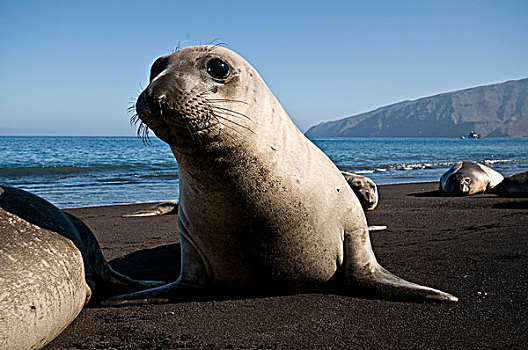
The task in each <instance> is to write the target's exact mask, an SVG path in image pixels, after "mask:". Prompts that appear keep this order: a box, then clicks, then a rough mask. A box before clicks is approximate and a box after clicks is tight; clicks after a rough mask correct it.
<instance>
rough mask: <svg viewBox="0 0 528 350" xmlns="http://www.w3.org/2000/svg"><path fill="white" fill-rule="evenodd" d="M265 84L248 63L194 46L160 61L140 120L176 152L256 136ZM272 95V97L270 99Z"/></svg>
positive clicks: (144, 95) (216, 49) (222, 50)
mask: <svg viewBox="0 0 528 350" xmlns="http://www.w3.org/2000/svg"><path fill="white" fill-rule="evenodd" d="M262 85H264V86H265V84H263V82H262V79H261V78H260V76H259V75H258V73H257V72H256V71H255V70H254V69H253V68H252V67H251V65H249V63H247V62H246V61H245V60H244V59H243V58H242V57H240V56H239V55H238V54H236V53H234V52H233V51H231V50H229V49H226V48H224V47H219V46H212V45H207V46H194V47H187V48H184V49H181V50H179V51H176V52H175V53H173V54H171V55H168V56H163V57H160V58H158V59H157V60H156V61H155V62H154V64H153V65H152V67H151V71H150V83H149V85H148V86H147V88H146V89H145V91H143V92H142V93H141V95H140V96H139V98H138V100H137V103H136V112H137V117H138V118H139V119H140V120H141V121H142V122H143V123H145V124H146V125H147V126H148V127H149V128H150V129H152V130H153V131H154V133H155V134H156V135H157V136H158V137H159V138H160V139H162V140H163V141H165V142H167V143H168V144H169V145H171V146H173V147H195V146H197V145H203V144H207V143H210V142H211V141H214V140H215V139H217V138H218V137H220V136H221V137H222V138H224V139H225V138H226V135H229V133H230V132H248V131H251V127H252V125H251V123H252V121H251V120H250V116H249V115H248V114H252V111H251V107H250V106H251V105H252V104H254V103H253V102H255V101H259V102H262V101H261V99H262V98H266V96H261V95H262V94H263V90H265V91H269V90H268V89H262ZM269 95H271V93H270V94H269Z"/></svg>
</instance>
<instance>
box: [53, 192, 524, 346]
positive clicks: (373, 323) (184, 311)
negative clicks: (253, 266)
mask: <svg viewBox="0 0 528 350" xmlns="http://www.w3.org/2000/svg"><path fill="white" fill-rule="evenodd" d="M437 187H438V185H437V184H435V183H421V184H403V185H389V186H380V188H379V193H380V203H379V205H378V208H376V209H375V210H374V211H373V212H371V213H368V215H367V218H368V221H369V224H371V225H387V226H388V229H387V230H385V231H380V232H374V233H372V234H371V238H372V243H373V246H374V252H375V253H376V256H377V257H378V260H379V261H380V263H381V264H382V265H383V266H384V267H385V268H387V269H388V270H390V271H392V272H394V273H396V274H397V275H399V276H401V277H404V278H406V279H408V280H411V281H413V282H417V283H420V284H425V285H428V286H431V287H436V288H439V289H441V290H444V291H447V292H450V293H452V294H454V295H456V296H458V297H459V299H460V300H459V302H458V303H455V304H432V303H409V302H394V301H384V300H372V299H363V298H359V297H354V296H344V295H340V294H338V293H332V292H330V293H328V292H321V293H303V294H294V295H283V296H269V297H263V296H253V297H251V296H249V297H245V298H241V297H237V298H224V297H218V298H214V297H213V298H212V300H205V301H191V302H181V303H172V304H166V305H146V306H126V307H100V306H93V305H92V306H89V307H87V308H85V309H84V310H83V311H82V312H81V314H80V315H79V316H78V317H77V319H76V320H75V321H74V322H73V323H72V324H71V325H70V326H69V327H68V328H67V329H66V330H65V331H64V332H63V333H62V334H60V335H59V337H57V338H56V339H55V340H54V341H53V342H52V343H51V344H49V345H48V347H47V348H46V349H112V348H114V349H175V348H211V349H225V348H248V349H255V348H256V349H266V348H272V349H321V348H327V349H330V348H331V349H522V348H526V346H527V345H526V344H528V311H527V310H528V199H523V198H513V199H507V198H499V197H496V196H493V195H476V196H472V197H464V198H449V197H442V196H438V194H437V193H436V189H437ZM145 207H148V205H145V204H141V205H129V206H112V207H90V208H80V209H71V210H68V211H69V212H71V213H73V214H74V215H77V216H78V217H80V218H81V219H82V220H83V221H84V222H85V223H86V224H88V226H90V228H91V229H92V230H93V231H94V233H95V235H96V237H97V238H98V240H99V242H100V245H101V248H102V250H103V253H104V254H105V256H106V258H107V259H108V260H110V261H111V264H112V265H113V266H114V267H115V268H116V269H117V270H119V271H122V272H125V273H128V274H129V275H133V276H135V277H139V278H148V279H165V280H172V279H175V278H176V277H177V274H178V270H179V267H178V266H179V261H178V260H179V258H178V256H179V254H178V244H177V243H178V238H177V234H176V216H175V215H167V216H159V217H150V218H121V215H122V214H127V213H131V212H133V211H136V210H139V209H142V208H145Z"/></svg>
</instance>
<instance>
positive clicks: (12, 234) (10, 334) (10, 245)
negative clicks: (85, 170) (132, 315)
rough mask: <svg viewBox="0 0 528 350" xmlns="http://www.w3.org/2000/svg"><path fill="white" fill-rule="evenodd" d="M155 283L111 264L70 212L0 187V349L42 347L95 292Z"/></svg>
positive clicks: (136, 288)
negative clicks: (129, 276) (120, 270)
mask: <svg viewBox="0 0 528 350" xmlns="http://www.w3.org/2000/svg"><path fill="white" fill-rule="evenodd" d="M160 284H161V283H159V282H149V281H136V280H132V279H130V278H128V277H126V276H123V275H121V274H119V273H117V272H115V271H114V270H112V268H111V267H110V265H109V264H108V262H107V261H106V260H105V259H104V257H103V255H102V253H101V250H100V249H99V245H98V243H97V241H96V239H95V237H94V236H93V233H92V232H91V231H90V229H89V228H88V227H87V226H86V225H85V224H84V223H83V222H82V221H81V220H79V219H78V218H76V217H75V216H73V215H70V214H68V213H66V212H64V211H62V210H60V209H58V208H56V207H55V206H54V205H53V204H51V203H49V202H47V201H46V200H44V199H42V198H40V197H38V196H35V195H33V194H31V193H29V192H26V191H23V190H20V189H17V188H14V187H10V186H4V185H1V186H0V324H1V325H2V326H1V327H0V348H1V349H39V348H42V347H44V346H45V345H46V344H47V343H49V342H50V341H51V340H53V339H54V338H55V337H56V336H57V335H58V334H59V333H60V332H62V330H64V328H66V327H67V326H68V325H69V324H70V323H71V322H72V321H73V320H74V319H75V317H77V315H78V314H79V312H80V311H81V309H82V308H83V306H84V305H85V304H86V303H88V301H89V300H90V298H92V296H94V295H95V296H96V294H100V295H101V297H102V298H105V297H107V295H108V294H109V292H114V293H116V292H117V293H116V294H119V293H124V292H126V291H137V290H140V289H145V288H147V287H152V286H159V285H160ZM116 288H117V290H114V289H116Z"/></svg>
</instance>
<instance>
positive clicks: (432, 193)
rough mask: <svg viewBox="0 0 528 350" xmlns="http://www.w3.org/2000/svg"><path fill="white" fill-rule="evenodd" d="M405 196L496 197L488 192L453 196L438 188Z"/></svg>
mask: <svg viewBox="0 0 528 350" xmlns="http://www.w3.org/2000/svg"><path fill="white" fill-rule="evenodd" d="M407 196H409V197H425V198H433V197H443V198H497V196H495V195H490V194H489V193H477V194H472V195H467V196H453V195H450V194H448V193H445V192H444V191H442V190H440V189H438V190H434V191H427V192H416V193H408V194H407Z"/></svg>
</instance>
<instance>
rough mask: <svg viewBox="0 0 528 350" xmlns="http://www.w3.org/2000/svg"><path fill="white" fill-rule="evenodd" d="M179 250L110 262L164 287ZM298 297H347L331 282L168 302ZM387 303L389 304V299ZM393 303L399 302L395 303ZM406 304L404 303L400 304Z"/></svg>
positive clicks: (174, 274)
mask: <svg viewBox="0 0 528 350" xmlns="http://www.w3.org/2000/svg"><path fill="white" fill-rule="evenodd" d="M180 249H181V247H180V243H173V244H166V245H161V246H158V247H156V248H151V249H142V250H138V251H135V252H132V253H129V254H126V255H125V256H122V257H119V258H115V259H113V260H111V261H109V263H110V265H111V266H112V268H114V269H115V270H116V271H119V272H120V273H123V274H126V275H127V276H129V277H131V278H136V279H146V278H151V279H155V280H157V281H164V282H167V283H170V282H173V281H175V280H176V279H177V278H178V277H179V275H180V267H181V260H180V259H181V250H180ZM299 293H310V294H312V293H315V294H334V295H344V296H350V294H349V293H347V292H346V290H344V289H343V288H340V287H339V285H338V283H335V281H330V283H329V284H328V285H326V286H319V287H317V288H314V289H310V288H307V289H303V290H300V291H299V290H281V291H277V290H261V291H256V290H251V291H245V292H241V293H236V292H235V293H233V291H230V292H227V293H226V292H225V291H224V292H222V291H215V290H214V289H212V290H209V291H207V292H205V293H198V294H196V295H194V296H189V297H187V298H185V297H184V298H182V299H181V300H180V301H175V300H173V301H171V302H173V303H178V302H188V301H221V300H241V299H258V298H269V297H277V296H286V295H293V294H299ZM355 296H356V297H360V298H363V299H372V300H378V299H379V298H378V297H377V296H375V295H370V294H368V293H363V292H361V291H356V293H355ZM389 300H392V299H391V298H389ZM393 301H398V300H397V299H394V300H393ZM399 301H405V300H399ZM86 307H88V308H89V307H100V306H99V305H96V304H88V305H87V306H86Z"/></svg>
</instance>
